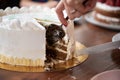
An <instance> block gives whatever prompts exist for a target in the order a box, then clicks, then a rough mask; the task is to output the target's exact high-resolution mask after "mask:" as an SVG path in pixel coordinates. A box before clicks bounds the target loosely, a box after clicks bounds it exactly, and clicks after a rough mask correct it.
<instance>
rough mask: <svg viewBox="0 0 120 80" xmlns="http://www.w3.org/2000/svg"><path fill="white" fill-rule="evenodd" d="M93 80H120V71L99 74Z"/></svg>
mask: <svg viewBox="0 0 120 80" xmlns="http://www.w3.org/2000/svg"><path fill="white" fill-rule="evenodd" d="M91 80H120V69H118V70H109V71H105V72H102V73H99V74H97V75H95V76H94V77H93V78H92V79H91Z"/></svg>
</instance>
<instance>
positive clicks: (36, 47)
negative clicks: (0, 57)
mask: <svg viewBox="0 0 120 80" xmlns="http://www.w3.org/2000/svg"><path fill="white" fill-rule="evenodd" d="M0 42H1V43H0V54H4V55H7V56H12V57H17V58H27V59H32V60H36V59H43V60H45V44H46V39H45V30H39V31H16V30H6V29H0Z"/></svg>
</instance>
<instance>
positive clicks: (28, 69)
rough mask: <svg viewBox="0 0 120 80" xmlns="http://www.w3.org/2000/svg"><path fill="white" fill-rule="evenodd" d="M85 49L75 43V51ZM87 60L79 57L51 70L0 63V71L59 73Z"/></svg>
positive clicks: (57, 65) (84, 56)
mask: <svg viewBox="0 0 120 80" xmlns="http://www.w3.org/2000/svg"><path fill="white" fill-rule="evenodd" d="M83 48H85V46H84V45H82V44H81V43H79V42H76V50H79V49H83ZM87 58H88V55H81V56H78V57H75V58H73V59H70V60H68V61H65V62H61V63H59V64H55V65H54V66H53V67H52V68H49V69H47V68H45V67H39V66H37V67H31V66H29V67H28V66H13V65H9V64H4V63H0V68H1V69H6V70H10V71H18V72H48V71H50V72H51V71H59V70H65V69H69V68H72V67H75V66H77V65H79V64H81V63H83V62H84V61H85V60H86V59H87Z"/></svg>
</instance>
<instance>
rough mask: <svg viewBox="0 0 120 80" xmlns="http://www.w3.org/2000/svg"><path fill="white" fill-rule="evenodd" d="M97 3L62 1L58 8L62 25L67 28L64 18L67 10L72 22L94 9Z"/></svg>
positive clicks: (81, 0)
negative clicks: (64, 11) (64, 12)
mask: <svg viewBox="0 0 120 80" xmlns="http://www.w3.org/2000/svg"><path fill="white" fill-rule="evenodd" d="M95 3H96V0H61V1H60V2H59V4H58V5H57V7H56V13H57V15H58V18H59V19H60V21H61V22H62V24H64V25H65V26H66V25H67V21H66V20H65V18H64V14H63V10H66V12H67V15H68V17H69V19H71V20H72V19H74V18H76V17H80V16H81V15H83V14H85V13H86V12H88V11H90V10H91V9H93V8H94V6H95Z"/></svg>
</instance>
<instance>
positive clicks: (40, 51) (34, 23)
mask: <svg viewBox="0 0 120 80" xmlns="http://www.w3.org/2000/svg"><path fill="white" fill-rule="evenodd" d="M60 24H61V23H60V22H59V20H58V18H57V16H56V13H55V11H54V10H51V9H49V8H42V7H30V8H27V7H22V8H20V9H19V8H17V7H13V8H9V7H8V8H6V9H5V10H2V9H1V10H0V62H1V63H7V64H11V65H19V66H43V67H44V66H45V65H46V63H53V64H54V63H59V62H64V61H66V60H68V59H71V58H73V57H74V56H75V55H74V47H75V42H74V36H72V34H71V33H72V32H71V31H73V27H74V26H73V23H72V21H69V24H68V27H67V28H68V29H67V28H66V27H65V26H61V25H60ZM70 34H71V35H70Z"/></svg>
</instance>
